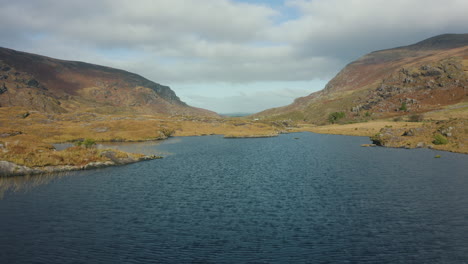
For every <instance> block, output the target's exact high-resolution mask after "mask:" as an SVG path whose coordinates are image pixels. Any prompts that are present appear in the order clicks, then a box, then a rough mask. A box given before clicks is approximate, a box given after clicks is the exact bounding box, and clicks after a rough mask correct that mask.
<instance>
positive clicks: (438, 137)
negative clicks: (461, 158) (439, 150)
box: [432, 134, 448, 145]
mask: <svg viewBox="0 0 468 264" xmlns="http://www.w3.org/2000/svg"><path fill="white" fill-rule="evenodd" d="M432 143H434V144H436V145H445V144H447V143H448V139H447V138H446V137H444V136H443V135H442V134H436V135H435V136H434V141H432Z"/></svg>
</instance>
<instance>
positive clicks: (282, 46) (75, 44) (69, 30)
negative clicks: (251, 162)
mask: <svg viewBox="0 0 468 264" xmlns="http://www.w3.org/2000/svg"><path fill="white" fill-rule="evenodd" d="M239 1H240V0H132V1H130V0H93V1H91V0H81V1H62V0H15V1H8V0H0V6H1V8H0V35H1V36H2V38H1V39H0V46H6V47H9V48H13V49H20V50H24V51H29V52H34V53H39V54H44V55H47V56H52V57H58V58H62V59H71V60H81V61H87V62H91V63H97V64H104V65H108V66H113V67H118V68H123V69H125V70H129V71H133V72H136V73H139V74H141V75H143V76H145V77H147V78H149V79H151V80H154V81H156V82H160V83H163V84H168V85H172V86H174V85H178V84H183V83H188V84H190V83H193V84H194V83H206V84H210V83H216V82H230V83H257V84H258V83H266V82H280V81H281V82H289V81H307V80H316V79H330V78H331V77H333V75H334V74H336V73H337V72H338V71H339V70H340V68H342V67H343V66H344V65H345V64H347V63H349V62H350V61H351V60H354V59H356V58H358V57H360V56H362V55H364V54H365V53H368V52H370V51H373V50H378V49H384V48H392V47H395V46H401V45H407V44H411V43H414V42H417V41H420V40H422V39H424V38H428V37H431V36H434V35H437V34H442V33H466V32H468V26H467V25H468V16H466V10H468V1H466V0H446V1H444V2H440V1H434V0H405V1H403V0H395V1H387V0H286V1H285V2H284V4H283V5H281V4H280V3H279V2H280V1H274V3H275V4H274V5H273V4H272V5H270V6H268V3H270V2H269V1H265V0H261V1H258V3H257V4H255V1H248V3H246V2H245V1H244V2H239ZM257 87H259V86H257ZM207 97H210V96H209V95H207ZM231 99H232V100H233V101H235V100H234V98H231ZM213 100H215V99H213ZM272 100H273V99H272ZM207 102H208V101H207ZM189 103H190V102H189ZM214 104H215V102H214V101H211V103H207V104H206V106H203V107H207V108H211V105H214ZM272 105H273V104H272Z"/></svg>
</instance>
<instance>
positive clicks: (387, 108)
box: [253, 34, 468, 124]
mask: <svg viewBox="0 0 468 264" xmlns="http://www.w3.org/2000/svg"><path fill="white" fill-rule="evenodd" d="M467 71H468V34H444V35H440V36H436V37H432V38H429V39H426V40H423V41H420V42H418V43H416V44H412V45H409V46H404V47H398V48H393V49H387V50H380V51H375V52H371V53H369V54H367V55H364V56H363V57H361V58H359V59H358V60H356V61H353V62H351V63H350V64H348V65H347V66H346V67H345V68H343V69H342V70H341V71H340V72H339V73H338V74H337V75H336V76H335V77H334V78H333V79H332V80H331V81H330V82H329V83H328V84H327V85H326V86H325V88H324V89H323V90H321V91H318V92H314V93H312V94H310V95H308V96H305V97H300V98H297V99H296V100H295V101H294V102H293V103H292V104H290V105H288V106H284V107H279V108H272V109H268V110H265V111H262V112H260V113H257V114H255V115H253V116H254V117H263V118H274V119H293V120H298V121H306V122H311V123H316V124H324V123H327V122H328V121H327V120H328V117H329V115H330V114H331V113H333V112H343V113H345V116H346V119H345V120H347V121H360V120H363V119H365V118H364V116H365V115H366V116H370V115H372V116H373V117H376V118H385V117H390V116H396V115H403V114H407V113H408V112H413V113H424V112H427V111H432V110H436V109H439V108H441V107H443V106H446V105H452V104H457V103H460V102H465V101H467V95H468V75H467ZM402 104H405V107H406V108H407V110H406V111H400V110H399V108H401V106H402ZM406 105H407V106H406Z"/></svg>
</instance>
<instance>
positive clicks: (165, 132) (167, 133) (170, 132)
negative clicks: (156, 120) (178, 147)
mask: <svg viewBox="0 0 468 264" xmlns="http://www.w3.org/2000/svg"><path fill="white" fill-rule="evenodd" d="M160 131H161V133H163V135H164V136H166V137H170V136H172V135H173V134H174V132H175V130H174V129H170V128H166V127H163V128H162V129H161V130H160Z"/></svg>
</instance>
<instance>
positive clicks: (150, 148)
mask: <svg viewBox="0 0 468 264" xmlns="http://www.w3.org/2000/svg"><path fill="white" fill-rule="evenodd" d="M180 142H182V138H170V139H167V140H160V141H146V142H107V143H103V144H98V145H97V148H99V149H117V150H121V151H125V152H131V153H141V154H145V155H156V156H169V155H173V153H170V152H167V151H162V150H158V149H157V148H156V147H157V146H159V145H162V144H175V143H180ZM72 146H73V144H72V143H58V144H54V147H55V149H56V150H58V151H60V150H64V149H66V148H69V147H72ZM69 174H70V172H60V173H49V174H40V175H25V176H16V177H0V199H3V197H4V195H5V193H7V192H27V191H30V190H31V189H33V188H35V187H37V186H40V185H43V184H48V183H50V182H51V181H52V180H54V179H58V178H61V177H63V176H65V175H69Z"/></svg>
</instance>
